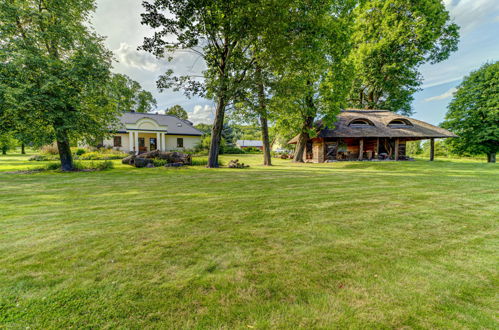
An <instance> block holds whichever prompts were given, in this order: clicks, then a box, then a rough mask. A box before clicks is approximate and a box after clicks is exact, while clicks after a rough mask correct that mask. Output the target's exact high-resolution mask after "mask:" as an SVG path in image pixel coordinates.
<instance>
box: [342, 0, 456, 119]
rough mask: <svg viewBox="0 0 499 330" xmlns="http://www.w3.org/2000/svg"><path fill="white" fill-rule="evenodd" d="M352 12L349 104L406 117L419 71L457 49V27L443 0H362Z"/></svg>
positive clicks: (418, 81) (420, 79)
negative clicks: (352, 67)
mask: <svg viewBox="0 0 499 330" xmlns="http://www.w3.org/2000/svg"><path fill="white" fill-rule="evenodd" d="M354 13H355V16H356V17H355V23H354V25H353V31H354V33H353V34H352V43H353V45H354V51H353V52H352V59H353V63H354V64H355V75H354V80H353V81H354V83H353V87H352V89H351V92H350V95H349V103H350V106H354V107H359V108H370V109H372V108H383V109H388V110H392V111H399V112H401V113H405V114H410V113H411V111H412V110H411V103H412V100H413V94H414V92H416V91H417V90H418V89H419V86H420V85H421V82H422V76H421V74H420V73H419V67H420V66H421V65H422V64H423V63H427V62H430V63H437V62H440V61H443V60H445V59H447V58H448V57H449V55H450V53H451V52H453V51H455V50H456V49H457V43H458V38H459V34H458V26H457V25H456V24H453V23H451V21H450V17H449V13H448V12H447V10H446V9H445V6H444V4H443V3H442V1H441V0H418V1H407V0H361V1H359V5H358V6H357V7H356V8H355V10H354Z"/></svg>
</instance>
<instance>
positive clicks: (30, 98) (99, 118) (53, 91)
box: [0, 0, 118, 171]
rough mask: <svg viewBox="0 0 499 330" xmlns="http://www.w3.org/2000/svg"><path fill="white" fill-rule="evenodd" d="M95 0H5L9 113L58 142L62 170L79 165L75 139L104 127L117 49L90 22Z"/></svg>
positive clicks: (2, 54) (39, 137) (40, 139)
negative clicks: (74, 152)
mask: <svg viewBox="0 0 499 330" xmlns="http://www.w3.org/2000/svg"><path fill="white" fill-rule="evenodd" d="M94 9H95V1H94V0H65V1H47V0H10V1H2V2H0V22H1V23H2V24H0V40H1V45H2V47H1V48H0V65H1V68H0V75H1V77H0V78H1V79H0V89H1V90H2V91H3V92H2V95H3V96H2V100H3V101H4V102H5V105H4V106H3V107H2V109H1V111H2V116H5V118H8V119H9V124H10V125H12V127H11V128H12V129H13V130H15V131H22V132H24V133H26V134H27V133H29V134H30V136H32V137H33V141H34V142H37V143H39V144H41V143H51V142H53V141H54V140H55V141H56V142H57V146H58V149H59V156H60V159H61V165H62V169H63V170H64V171H69V170H73V169H74V167H73V159H72V155H71V150H70V141H71V140H91V139H93V138H94V137H95V136H96V135H99V134H105V132H106V130H107V129H108V127H109V125H111V124H112V123H113V121H114V120H115V118H116V114H117V111H118V110H117V109H116V107H115V106H114V105H113V104H112V103H110V102H109V92H108V88H107V86H108V82H109V79H110V67H111V58H112V56H111V53H110V52H109V51H107V50H106V49H105V48H104V46H103V43H102V38H100V37H99V36H97V35H96V34H95V33H94V32H92V30H91V29H90V28H89V19H90V15H91V13H92V12H93V11H94Z"/></svg>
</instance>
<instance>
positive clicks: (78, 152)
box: [75, 148, 87, 156]
mask: <svg viewBox="0 0 499 330" xmlns="http://www.w3.org/2000/svg"><path fill="white" fill-rule="evenodd" d="M86 152H87V151H86V150H85V149H82V148H78V149H76V152H75V155H77V156H81V155H83V154H84V153H86Z"/></svg>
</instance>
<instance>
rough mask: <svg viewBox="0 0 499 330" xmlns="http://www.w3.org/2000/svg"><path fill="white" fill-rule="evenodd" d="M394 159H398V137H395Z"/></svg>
mask: <svg viewBox="0 0 499 330" xmlns="http://www.w3.org/2000/svg"><path fill="white" fill-rule="evenodd" d="M395 160H399V139H398V138H396V139H395Z"/></svg>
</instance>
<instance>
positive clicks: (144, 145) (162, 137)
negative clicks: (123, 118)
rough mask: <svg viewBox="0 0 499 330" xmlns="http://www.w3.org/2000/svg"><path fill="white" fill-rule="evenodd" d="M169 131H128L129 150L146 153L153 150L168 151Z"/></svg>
mask: <svg viewBox="0 0 499 330" xmlns="http://www.w3.org/2000/svg"><path fill="white" fill-rule="evenodd" d="M167 134H168V132H167V131H140V130H137V131H135V130H129V131H128V145H129V150H130V151H133V152H135V154H137V153H144V152H148V151H153V150H160V151H166V150H167V148H166V135H167Z"/></svg>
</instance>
